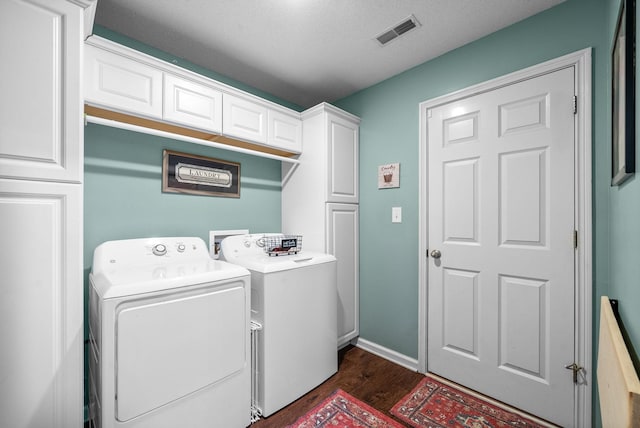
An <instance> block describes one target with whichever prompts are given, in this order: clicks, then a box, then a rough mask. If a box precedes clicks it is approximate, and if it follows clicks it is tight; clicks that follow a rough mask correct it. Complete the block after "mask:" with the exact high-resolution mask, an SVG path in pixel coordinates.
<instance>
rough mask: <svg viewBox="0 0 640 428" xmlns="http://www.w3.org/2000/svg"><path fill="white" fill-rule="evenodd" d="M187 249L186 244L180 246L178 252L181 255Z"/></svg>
mask: <svg viewBox="0 0 640 428" xmlns="http://www.w3.org/2000/svg"><path fill="white" fill-rule="evenodd" d="M186 248H187V247H186V246H185V245H184V244H178V252H179V253H184V250H185V249H186Z"/></svg>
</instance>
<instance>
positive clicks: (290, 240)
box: [262, 235, 302, 256]
mask: <svg viewBox="0 0 640 428" xmlns="http://www.w3.org/2000/svg"><path fill="white" fill-rule="evenodd" d="M262 240H263V243H264V251H265V253H267V254H269V256H286V255H289V254H298V253H299V252H300V251H302V235H267V236H265V237H264V238H262Z"/></svg>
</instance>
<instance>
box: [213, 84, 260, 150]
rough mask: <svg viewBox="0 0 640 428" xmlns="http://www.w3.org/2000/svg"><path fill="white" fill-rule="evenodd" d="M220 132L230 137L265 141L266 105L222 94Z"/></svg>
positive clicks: (257, 141)
mask: <svg viewBox="0 0 640 428" xmlns="http://www.w3.org/2000/svg"><path fill="white" fill-rule="evenodd" d="M222 104H223V107H222V108H223V110H222V111H223V116H222V132H223V133H224V134H225V135H229V136H231V137H237V138H241V139H245V140H250V141H255V142H256V143H263V144H266V143H267V107H265V106H264V105H262V104H258V103H255V102H252V101H249V100H246V99H243V98H239V97H236V96H233V95H229V94H224V97H223V98H222Z"/></svg>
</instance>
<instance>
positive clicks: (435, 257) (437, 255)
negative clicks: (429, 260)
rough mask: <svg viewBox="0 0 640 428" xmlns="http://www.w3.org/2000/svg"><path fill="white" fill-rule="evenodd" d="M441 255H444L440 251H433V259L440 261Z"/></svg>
mask: <svg viewBox="0 0 640 428" xmlns="http://www.w3.org/2000/svg"><path fill="white" fill-rule="evenodd" d="M441 255H442V253H440V250H433V251H432V252H431V257H433V258H434V259H439V258H440V256H441Z"/></svg>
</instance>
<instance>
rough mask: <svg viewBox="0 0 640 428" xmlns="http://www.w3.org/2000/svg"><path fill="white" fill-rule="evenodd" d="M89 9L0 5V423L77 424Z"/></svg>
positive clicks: (25, 1) (58, 427)
mask: <svg viewBox="0 0 640 428" xmlns="http://www.w3.org/2000/svg"><path fill="white" fill-rule="evenodd" d="M85 8H86V9H85ZM94 11H95V3H94V2H92V1H91V0H74V1H67V0H3V1H1V2H0V24H1V25H0V52H1V53H2V58H3V66H2V78H1V79H0V93H1V94H2V97H0V219H1V221H0V236H2V246H1V247H0V272H1V273H2V280H0V343H1V345H0V426H2V427H12V428H26V427H34V428H35V427H45V426H46V427H55V428H68V427H81V426H82V424H83V264H82V173H83V168H82V165H83V148H82V146H83V132H84V130H83V123H82V93H81V88H82V86H81V84H82V83H81V82H82V68H81V63H82V46H83V39H84V36H85V35H84V28H85V25H84V20H85V19H87V20H88V22H92V17H93V12H94ZM87 14H88V15H87Z"/></svg>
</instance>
